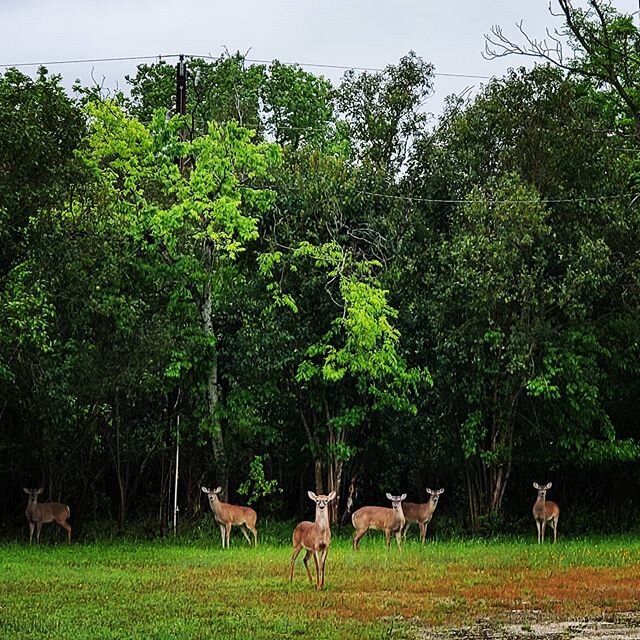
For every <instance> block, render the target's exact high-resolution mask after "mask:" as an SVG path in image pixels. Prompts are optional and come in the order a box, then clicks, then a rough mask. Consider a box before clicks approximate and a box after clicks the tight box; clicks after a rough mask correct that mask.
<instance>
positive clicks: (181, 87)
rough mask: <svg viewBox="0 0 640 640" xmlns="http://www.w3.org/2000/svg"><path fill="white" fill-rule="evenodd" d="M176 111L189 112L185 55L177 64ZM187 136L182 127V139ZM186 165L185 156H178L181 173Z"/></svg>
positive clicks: (180, 112) (180, 113) (179, 112)
mask: <svg viewBox="0 0 640 640" xmlns="http://www.w3.org/2000/svg"><path fill="white" fill-rule="evenodd" d="M176 113H177V114H179V115H181V116H184V115H186V113H187V63H186V62H185V59H184V56H183V55H180V60H179V61H178V64H176ZM186 138H187V132H186V131H185V130H184V129H182V130H181V132H180V139H181V140H182V141H184V140H186ZM185 166H186V162H185V159H184V158H183V157H180V158H178V167H179V168H180V173H183V172H184V169H185Z"/></svg>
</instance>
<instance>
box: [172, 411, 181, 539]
mask: <svg viewBox="0 0 640 640" xmlns="http://www.w3.org/2000/svg"><path fill="white" fill-rule="evenodd" d="M179 462H180V414H178V417H177V419H176V475H175V481H174V487H173V535H174V536H175V535H176V531H177V526H178V464H179Z"/></svg>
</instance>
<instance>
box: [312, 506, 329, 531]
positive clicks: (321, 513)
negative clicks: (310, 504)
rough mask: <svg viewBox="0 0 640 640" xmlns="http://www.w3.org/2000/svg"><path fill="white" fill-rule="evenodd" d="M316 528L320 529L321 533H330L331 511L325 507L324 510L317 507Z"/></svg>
mask: <svg viewBox="0 0 640 640" xmlns="http://www.w3.org/2000/svg"><path fill="white" fill-rule="evenodd" d="M315 525H316V527H318V529H320V531H328V530H329V509H328V507H325V508H324V509H320V508H319V507H316V521H315Z"/></svg>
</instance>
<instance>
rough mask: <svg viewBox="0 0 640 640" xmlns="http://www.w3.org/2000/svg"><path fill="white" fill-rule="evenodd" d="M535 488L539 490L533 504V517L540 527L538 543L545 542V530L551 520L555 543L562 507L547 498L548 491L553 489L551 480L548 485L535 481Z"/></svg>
mask: <svg viewBox="0 0 640 640" xmlns="http://www.w3.org/2000/svg"><path fill="white" fill-rule="evenodd" d="M533 488H534V489H537V490H538V499H537V500H536V501H535V503H534V505H533V519H534V520H535V521H536V527H537V528H538V544H542V543H543V542H544V530H545V527H546V526H547V522H550V523H551V526H552V527H553V542H554V543H555V542H556V536H557V530H558V518H559V517H560V507H559V506H558V505H557V504H556V503H555V502H551V500H547V499H546V496H547V491H548V490H549V489H551V482H549V484H546V485H539V484H538V483H537V482H534V483H533Z"/></svg>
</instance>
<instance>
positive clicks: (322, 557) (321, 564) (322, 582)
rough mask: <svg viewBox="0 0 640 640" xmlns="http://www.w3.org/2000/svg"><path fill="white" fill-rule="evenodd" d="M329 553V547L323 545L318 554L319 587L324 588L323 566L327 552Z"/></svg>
mask: <svg viewBox="0 0 640 640" xmlns="http://www.w3.org/2000/svg"><path fill="white" fill-rule="evenodd" d="M328 553H329V549H328V548H327V547H325V549H324V550H323V552H322V554H321V555H320V569H321V571H322V579H321V581H320V588H321V589H322V588H324V566H325V563H326V561H327V554H328Z"/></svg>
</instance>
